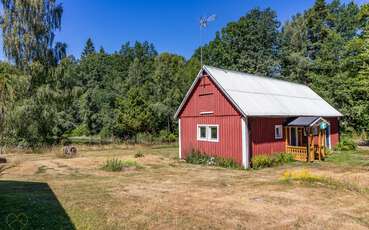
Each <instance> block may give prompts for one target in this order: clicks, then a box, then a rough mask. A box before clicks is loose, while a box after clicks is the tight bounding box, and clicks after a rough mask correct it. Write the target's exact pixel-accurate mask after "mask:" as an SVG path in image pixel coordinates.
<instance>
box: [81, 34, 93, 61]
mask: <svg viewBox="0 0 369 230" xmlns="http://www.w3.org/2000/svg"><path fill="white" fill-rule="evenodd" d="M94 53H96V50H95V46H94V43H93V42H92V39H91V38H88V39H87V41H86V45H85V48H83V51H82V55H81V57H82V58H85V57H87V56H88V55H90V54H94Z"/></svg>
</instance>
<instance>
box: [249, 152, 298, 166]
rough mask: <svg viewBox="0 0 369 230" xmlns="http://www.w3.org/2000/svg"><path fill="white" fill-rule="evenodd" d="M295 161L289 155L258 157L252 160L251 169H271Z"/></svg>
mask: <svg viewBox="0 0 369 230" xmlns="http://www.w3.org/2000/svg"><path fill="white" fill-rule="evenodd" d="M293 161H295V160H294V158H293V155H292V154H290V153H280V154H273V155H270V156H269V155H265V154H264V155H258V156H255V157H254V158H253V159H252V167H253V168H254V169H260V168H267V167H273V166H276V165H283V164H287V163H290V162H293Z"/></svg>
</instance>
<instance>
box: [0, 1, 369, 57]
mask: <svg viewBox="0 0 369 230" xmlns="http://www.w3.org/2000/svg"><path fill="white" fill-rule="evenodd" d="M355 1H356V2H357V3H359V4H361V3H363V2H367V1H369V0H355ZM59 2H61V3H63V6H64V15H63V19H62V30H61V31H60V32H58V33H57V37H56V40H57V41H63V42H66V43H67V44H68V53H69V54H73V55H74V56H76V57H79V56H80V53H81V51H82V49H83V47H84V44H85V42H86V40H87V38H89V37H91V38H92V39H93V41H94V43H95V47H96V48H97V49H98V48H99V47H100V46H103V47H104V49H105V50H106V51H107V52H113V51H115V50H118V49H119V48H120V46H121V45H122V44H123V43H125V42H127V41H131V42H134V41H136V40H138V41H145V40H147V41H149V42H152V43H154V45H155V47H156V49H157V50H158V51H159V52H170V53H176V54H180V55H183V56H185V57H186V58H189V57H191V55H192V54H193V52H194V50H195V49H196V48H197V47H199V45H200V44H201V42H200V33H199V26H198V20H199V18H200V16H202V15H209V14H216V15H217V20H216V21H215V22H213V23H211V24H210V25H209V27H208V28H207V30H206V32H205V33H204V36H203V43H204V42H207V41H209V40H211V39H212V38H214V35H215V32H216V31H218V30H220V29H221V28H222V27H223V26H225V25H226V24H227V23H228V22H231V21H235V20H238V18H239V17H241V16H243V15H245V13H246V12H247V11H248V10H250V9H251V8H254V7H259V8H261V9H264V8H266V7H271V8H272V9H274V10H275V11H277V14H278V18H279V20H280V21H281V22H284V21H286V20H288V19H290V18H291V16H292V15H294V14H296V13H298V12H303V11H304V10H305V9H307V8H309V7H311V6H312V5H313V4H314V0H186V1H185V0H178V1H176V0H156V1H154V0H151V1H149V0H146V1H144V0H135V1H133V0H131V1H127V0H64V1H60V0H59ZM343 2H348V0H347V1H344V0H343ZM1 45H2V44H1ZM0 58H1V59H3V54H2V52H1V53H0Z"/></svg>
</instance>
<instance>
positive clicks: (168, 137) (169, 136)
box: [159, 130, 177, 143]
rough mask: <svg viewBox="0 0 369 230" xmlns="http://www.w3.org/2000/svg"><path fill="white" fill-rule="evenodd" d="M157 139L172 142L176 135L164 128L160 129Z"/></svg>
mask: <svg viewBox="0 0 369 230" xmlns="http://www.w3.org/2000/svg"><path fill="white" fill-rule="evenodd" d="M159 140H160V142H162V143H173V142H175V141H176V140H177V137H176V135H174V134H173V133H170V132H168V131H166V130H161V131H160V133H159Z"/></svg>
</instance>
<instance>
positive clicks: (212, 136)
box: [197, 125, 219, 142]
mask: <svg viewBox="0 0 369 230" xmlns="http://www.w3.org/2000/svg"><path fill="white" fill-rule="evenodd" d="M197 140H199V141H210V142H218V141H219V125H197Z"/></svg>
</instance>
